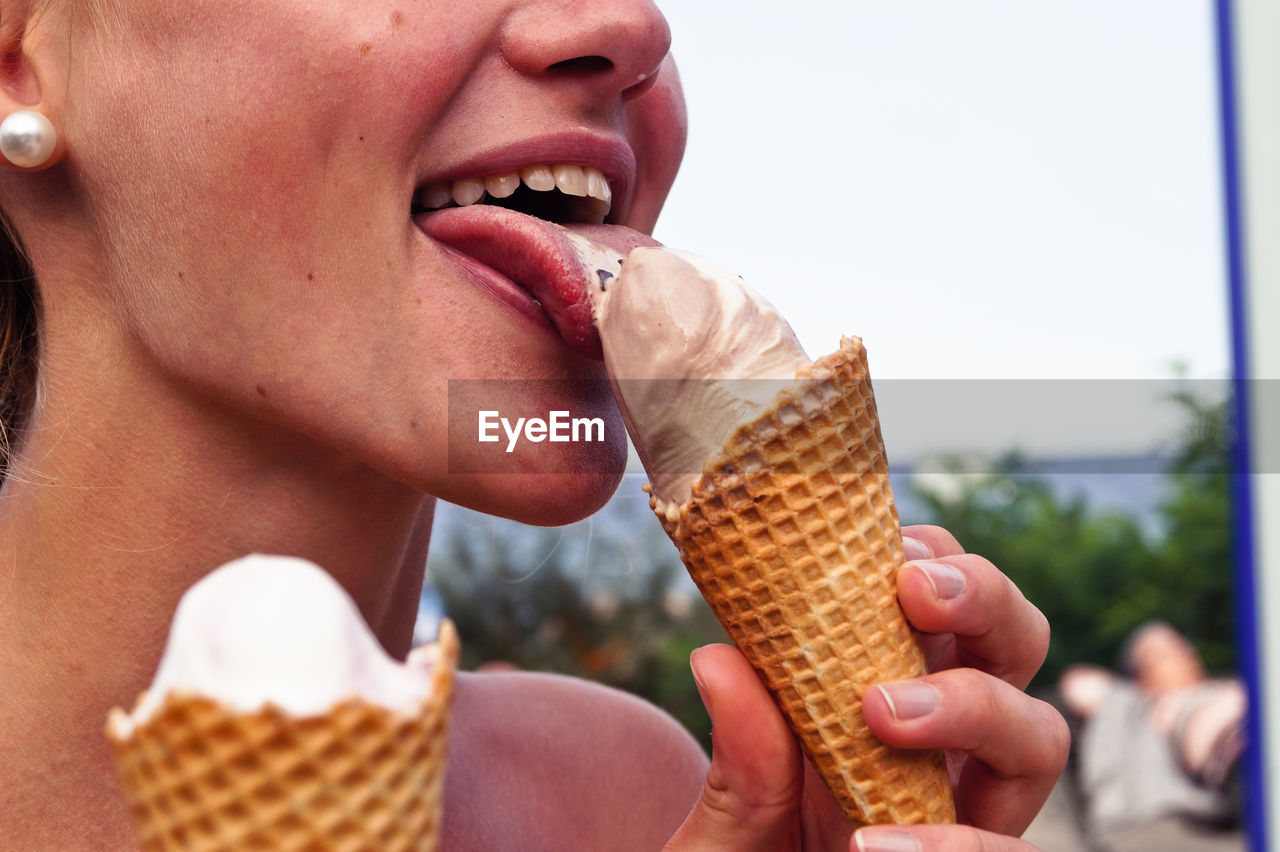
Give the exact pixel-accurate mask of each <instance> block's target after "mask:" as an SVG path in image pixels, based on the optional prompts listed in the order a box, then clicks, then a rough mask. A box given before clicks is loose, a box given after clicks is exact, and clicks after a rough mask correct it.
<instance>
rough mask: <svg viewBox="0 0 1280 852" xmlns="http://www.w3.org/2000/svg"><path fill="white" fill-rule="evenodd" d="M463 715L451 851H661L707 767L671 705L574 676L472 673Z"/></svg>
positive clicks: (452, 768) (456, 737)
mask: <svg viewBox="0 0 1280 852" xmlns="http://www.w3.org/2000/svg"><path fill="white" fill-rule="evenodd" d="M453 718H454V727H453V731H452V733H451V735H450V755H449V774H448V776H447V782H446V789H445V826H444V828H445V837H446V840H447V841H448V842H447V843H446V844H445V846H446V848H449V849H455V848H456V849H467V848H490V849H492V848H508V847H511V846H512V844H513V842H515V841H516V840H517V839H518V841H519V842H518V843H516V844H515V845H518V846H519V848H522V849H543V848H545V849H552V848H609V849H627V848H635V849H657V848H660V847H661V845H662V843H663V842H665V841H666V839H667V838H669V837H670V836H671V835H672V834H673V833H674V832H675V830H676V828H678V827H679V825H680V823H681V822H682V821H683V820H684V817H685V815H687V814H688V812H689V809H690V808H691V807H692V806H693V803H694V801H695V800H696V799H697V795H698V792H699V790H700V788H701V785H702V779H703V777H704V776H705V774H706V768H707V759H706V756H705V755H704V754H703V752H702V749H701V748H700V747H699V746H698V744H697V743H696V742H695V741H694V740H693V738H692V737H690V736H689V735H688V733H686V732H685V730H684V729H683V728H681V727H680V726H679V724H677V723H676V722H675V720H673V719H672V718H671V717H670V716H668V715H667V714H666V713H663V712H662V711H661V710H659V709H658V708H656V707H654V706H653V705H651V704H648V703H647V702H645V701H642V700H640V699H638V698H635V697H634V696H631V695H628V694H626V693H623V692H619V691H617V690H614V689H610V688H607V687H603V686H599V685H597V684H593V683H589V682H587V681H582V680H576V679H574V678H567V677H561V676H558V675H549V674H536V673H527V672H511V673H495V674H467V675H461V676H460V677H459V680H458V687H457V693H456V695H455V703H454V714H453Z"/></svg>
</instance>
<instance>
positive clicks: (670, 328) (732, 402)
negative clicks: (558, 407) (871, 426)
mask: <svg viewBox="0 0 1280 852" xmlns="http://www.w3.org/2000/svg"><path fill="white" fill-rule="evenodd" d="M582 242H585V241H582ZM582 250H583V253H584V259H585V260H586V261H587V262H588V263H589V264H593V265H596V267H597V271H596V272H595V278H596V281H593V286H592V288H591V290H592V293H591V296H592V303H593V310H594V313H595V319H596V328H597V329H598V330H599V332H600V339H601V342H602V344H603V348H604V360H605V367H606V368H607V370H608V372H609V378H610V380H611V381H612V382H613V386H614V392H615V395H616V396H617V398H618V402H619V406H620V408H621V409H622V416H623V419H624V420H625V421H626V424H627V431H628V432H629V433H630V435H631V439H632V441H633V442H634V443H635V445H636V451H637V452H638V453H639V454H640V460H641V461H642V462H643V463H644V466H645V471H646V472H647V473H648V474H649V479H650V481H651V482H652V484H653V491H654V494H655V496H656V497H657V498H658V501H659V504H660V509H662V510H664V511H674V510H675V509H676V508H677V507H678V506H679V505H680V504H681V503H683V502H684V501H686V500H688V499H689V496H690V489H691V488H692V486H693V484H694V483H695V482H696V481H697V479H698V477H699V476H700V475H701V473H702V467H703V464H704V463H705V462H706V461H707V459H709V458H710V457H711V456H712V455H714V454H715V453H716V452H718V451H719V450H720V449H721V448H722V447H723V446H724V444H725V441H727V440H728V438H729V436H730V435H731V434H732V433H733V430H734V429H736V428H737V427H738V426H739V425H741V424H742V423H744V422H746V421H747V420H749V419H752V418H754V417H756V416H757V415H759V414H761V413H763V411H764V410H765V408H767V407H768V406H769V404H770V403H771V402H772V401H773V399H774V397H775V396H777V394H778V391H779V390H780V389H781V388H782V386H783V385H784V384H786V383H790V382H792V381H794V380H795V378H796V373H797V371H798V370H801V369H802V368H806V367H808V366H809V365H810V363H811V360H810V358H809V356H808V355H806V354H805V351H804V348H803V347H802V346H801V345H800V341H799V340H798V339H797V338H796V335H795V332H794V331H792V330H791V326H789V325H787V322H786V320H784V319H783V318H782V317H781V316H780V315H779V314H778V312H777V311H776V310H775V309H774V308H773V306H772V305H770V304H769V303H768V302H767V301H765V299H764V298H763V297H762V296H760V294H758V293H756V292H755V291H754V290H752V289H751V288H750V287H748V286H747V285H746V284H745V283H744V282H743V281H742V279H741V278H739V277H738V276H736V275H734V274H732V273H731V272H728V271H727V270H725V269H722V268H720V267H719V266H716V265H715V264H713V263H711V262H710V261H708V260H705V259H703V258H700V257H697V256H695V255H692V254H688V253H686V252H679V251H674V250H671V249H666V248H657V247H654V248H648V247H646V248H637V249H635V250H633V251H632V252H631V253H630V254H629V255H627V258H626V260H625V261H624V262H623V263H622V264H621V266H620V267H619V265H618V264H617V262H616V261H613V260H612V258H615V257H616V253H611V252H609V251H607V250H604V251H600V252H596V253H594V254H593V253H592V252H591V250H590V249H589V248H588V247H586V246H584V247H583V249H582Z"/></svg>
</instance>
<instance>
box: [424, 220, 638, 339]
mask: <svg viewBox="0 0 1280 852" xmlns="http://www.w3.org/2000/svg"><path fill="white" fill-rule="evenodd" d="M414 222H415V223H416V224H417V226H418V227H419V228H420V229H421V230H422V231H423V232H424V233H425V234H426V235H427V236H428V237H430V238H431V239H433V240H435V241H436V242H438V243H441V244H443V245H445V246H447V247H449V248H450V249H453V250H454V251H455V252H457V253H458V254H459V255H461V256H462V257H461V258H459V259H457V260H456V261H455V262H458V263H459V264H460V265H463V266H467V265H472V266H478V267H479V269H478V270H475V269H473V270H471V271H473V272H479V273H480V275H481V276H482V277H483V278H484V279H487V280H483V281H482V282H481V286H483V287H485V288H486V289H489V290H490V291H491V292H492V294H493V295H494V296H495V297H496V298H499V299H501V300H504V301H508V302H511V303H513V304H515V306H516V307H523V308H525V309H527V310H529V311H531V312H532V313H534V314H535V316H536V314H537V311H538V308H539V307H540V309H541V311H542V312H543V313H544V314H545V316H546V317H547V318H548V319H549V320H550V321H551V324H552V325H553V326H554V327H555V329H556V331H558V332H559V334H560V336H561V337H562V338H563V339H564V341H565V343H566V344H568V345H569V346H570V347H571V348H572V349H574V350H576V351H578V352H580V353H582V354H583V355H586V356H587V357H589V358H594V359H596V360H601V359H602V358H603V354H602V351H601V348H600V336H599V335H598V334H597V333H596V328H595V323H594V322H593V321H592V317H591V302H590V300H589V298H588V295H587V276H588V275H589V274H590V272H591V271H592V270H591V268H590V266H589V265H588V264H587V262H586V261H585V260H584V259H583V257H582V255H581V254H580V253H579V251H578V249H577V248H575V247H574V245H573V243H572V242H571V241H570V239H569V237H568V234H569V233H570V232H571V231H572V232H573V233H575V234H578V235H579V236H581V237H585V238H586V239H588V240H591V241H592V242H594V243H597V244H598V245H600V246H603V247H606V248H607V249H610V250H612V251H614V252H616V253H617V255H618V257H619V258H624V257H626V256H627V254H628V252H630V251H631V249H633V248H636V247H637V246H656V245H659V243H658V242H657V241H656V240H654V239H653V238H652V237H649V236H647V235H645V234H642V233H640V232H639V231H634V230H632V229H630V228H626V227H623V226H621V225H582V224H573V225H559V224H556V223H555V222H549V221H546V220H545V219H537V218H534V217H533V216H529V215H526V214H524V213H520V212H518V211H515V210H508V209H505V208H502V207H494V206H489V205H477V206H474V207H457V208H448V209H444V210H439V211H436V212H432V213H424V214H420V215H418V216H415V217H414ZM472 277H473V278H474V277H475V276H474V275H473V276H472ZM520 291H523V293H521V292H520ZM526 294H527V295H526ZM530 301H532V302H533V304H530ZM521 302H523V303H524V304H520V303H521Z"/></svg>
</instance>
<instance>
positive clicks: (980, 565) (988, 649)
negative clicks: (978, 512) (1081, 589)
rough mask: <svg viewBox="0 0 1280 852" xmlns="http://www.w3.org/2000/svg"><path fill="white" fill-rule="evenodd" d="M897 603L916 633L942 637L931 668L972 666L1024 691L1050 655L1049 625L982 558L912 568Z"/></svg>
mask: <svg viewBox="0 0 1280 852" xmlns="http://www.w3.org/2000/svg"><path fill="white" fill-rule="evenodd" d="M898 602H899V603H900V604H901V605H902V611H903V613H905V614H906V616H907V620H908V621H910V622H911V624H912V625H914V626H915V628H916V629H917V630H921V631H924V632H925V633H927V634H930V633H931V634H941V637H940V638H937V639H932V640H930V642H928V643H926V650H925V654H926V658H928V659H930V662H931V663H933V665H931V668H934V669H938V668H953V667H956V666H969V667H972V668H976V669H980V670H982V671H984V672H987V673H988V674H992V675H995V676H996V677H998V678H1000V679H1001V680H1005V681H1008V682H1009V683H1011V684H1013V685H1014V686H1016V687H1018V688H1019V689H1023V688H1025V687H1026V685H1027V684H1028V683H1030V682H1031V678H1032V677H1034V676H1035V673H1036V672H1037V671H1038V670H1039V669H1040V666H1041V664H1043V663H1044V659H1045V655H1047V654H1048V653H1049V622H1048V620H1047V619H1045V617H1044V615H1043V613H1041V612H1040V610H1039V609H1037V608H1036V607H1035V606H1034V605H1033V604H1032V603H1031V602H1030V601H1028V600H1027V599H1026V597H1024V596H1023V594H1022V592H1021V591H1019V590H1018V587H1017V586H1015V585H1014V584H1013V581H1011V580H1010V579H1009V578H1008V577H1006V576H1005V575H1004V574H1002V573H1000V571H999V570H998V569H997V568H996V567H995V566H994V565H992V564H991V563H990V562H988V561H987V560H986V559H983V558H982V557H981V556H977V555H975V554H971V553H966V554H960V555H957V556H945V557H939V558H935V559H929V560H925V561H920V562H909V563H907V564H906V565H904V566H903V568H902V570H901V571H899V572H898ZM948 635H953V636H954V637H955V638H954V641H952V640H950V639H948V638H947V636H948Z"/></svg>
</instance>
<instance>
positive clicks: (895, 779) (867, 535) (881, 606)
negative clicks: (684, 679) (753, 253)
mask: <svg viewBox="0 0 1280 852" xmlns="http://www.w3.org/2000/svg"><path fill="white" fill-rule="evenodd" d="M650 505H651V506H653V508H654V510H655V512H657V514H658V517H659V518H660V519H661V520H662V523H663V526H664V527H665V529H666V531H667V534H668V535H669V536H670V537H671V539H672V541H674V542H675V544H676V547H677V548H678V549H679V551H680V556H681V559H682V560H683V561H684V564H685V566H686V567H687V568H688V569H689V573H690V574H691V575H692V576H693V579H694V581H695V582H696V583H697V585H698V588H699V589H700V590H701V591H702V594H703V596H704V597H705V598H706V599H707V602H708V603H709V604H710V605H711V608H712V610H713V611H714V612H715V614H716V617H717V618H719V620H720V623H721V624H722V625H724V628H725V630H726V631H728V633H729V635H730V636H731V637H732V638H733V641H734V642H735V643H736V644H737V646H738V647H739V648H740V649H741V650H742V652H743V654H744V655H745V656H746V658H747V659H748V660H749V661H750V663H751V665H752V666H753V667H754V668H755V670H756V672H757V673H758V674H759V675H760V678H761V679H762V680H763V681H764V683H765V685H766V686H767V687H768V689H769V692H770V693H771V694H772V696H773V698H774V700H775V702H777V704H778V707H779V708H780V709H781V710H782V712H783V714H784V715H785V716H786V717H787V720H788V722H789V723H790V725H791V729H792V730H793V731H794V732H795V734H796V736H797V737H798V738H799V741H800V744H801V747H802V748H803V750H804V751H805V753H806V754H807V755H808V756H809V758H810V760H811V761H812V762H813V764H814V767H815V768H816V769H817V770H818V772H819V773H820V774H821V776H822V778H823V780H824V781H825V782H826V784H827V786H828V787H829V788H830V789H831V792H832V794H833V795H834V796H835V799H836V801H837V802H838V803H839V804H840V806H841V808H842V809H843V810H844V812H845V813H846V814H847V815H848V816H849V817H850V818H851V819H853V820H855V821H857V822H861V823H917V822H953V821H954V820H955V806H954V803H953V800H952V796H951V787H950V783H949V782H948V778H947V771H946V764H945V761H944V757H943V754H942V752H940V751H928V752H922V751H904V750H900V749H893V748H890V747H888V746H886V745H884V744H883V743H881V742H880V741H879V740H877V739H876V738H875V737H874V736H873V735H872V734H871V731H870V729H869V728H868V727H867V725H866V722H865V721H864V720H863V717H862V696H863V694H864V693H865V691H866V690H867V689H869V688H870V687H872V686H873V685H875V684H876V683H880V682H883V681H889V680H897V679H900V678H909V677H915V676H918V675H921V674H924V673H925V662H924V657H923V655H922V653H921V651H920V647H919V645H918V643H917V641H916V637H915V634H914V632H913V630H912V629H911V627H910V625H909V624H907V621H906V618H905V617H904V616H903V614H902V609H901V608H900V607H899V606H898V601H897V593H896V584H897V573H898V569H899V567H900V566H901V565H902V562H903V557H902V534H901V530H900V528H899V524H898V513H897V509H896V508H895V507H894V503H893V493H892V491H891V490H890V488H889V466H888V462H887V460H886V456H885V452H884V442H883V440H882V439H881V437H880V425H879V420H878V419H877V415H876V404H875V398H874V397H873V395H872V391H871V379H870V376H869V375H868V372H867V359H866V352H865V350H864V349H863V346H862V341H861V340H859V339H857V338H845V339H844V340H843V341H841V346H840V349H839V350H838V351H837V352H835V353H834V354H832V355H829V356H827V357H825V358H822V359H819V360H818V361H817V362H816V363H815V364H814V365H813V367H812V368H811V370H810V375H809V376H808V377H806V378H805V380H804V381H800V382H797V384H795V385H793V386H791V387H789V388H787V389H785V390H783V391H782V392H780V393H779V394H778V396H777V397H776V398H775V400H774V402H773V404H772V406H771V407H770V408H769V409H768V410H767V411H766V412H765V413H764V414H762V415H761V416H759V417H758V418H756V419H755V420H753V421H751V422H749V423H745V424H743V425H742V426H740V427H739V428H738V429H737V431H736V432H735V433H734V434H733V435H732V436H731V437H730V439H729V440H728V441H727V442H726V444H725V447H724V449H723V450H722V451H721V452H720V453H718V454H717V455H715V456H713V457H712V458H711V459H709V460H708V461H707V463H706V465H705V466H704V468H703V474H702V476H701V478H700V479H699V480H698V481H697V482H696V483H695V484H694V486H693V492H692V496H691V497H690V499H689V500H688V501H686V502H685V503H683V504H681V505H680V506H679V507H674V506H668V505H663V504H662V501H660V500H659V499H658V498H657V497H654V498H652V499H651V501H650Z"/></svg>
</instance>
